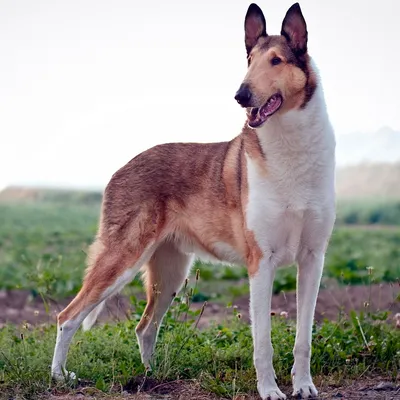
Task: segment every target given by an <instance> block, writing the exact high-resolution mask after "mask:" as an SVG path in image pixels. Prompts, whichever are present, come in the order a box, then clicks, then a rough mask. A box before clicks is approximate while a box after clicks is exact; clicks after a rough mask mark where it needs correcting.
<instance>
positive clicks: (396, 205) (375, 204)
mask: <svg viewBox="0 0 400 400" xmlns="http://www.w3.org/2000/svg"><path fill="white" fill-rule="evenodd" d="M337 222H338V223H339V224H352V225H369V224H376V225H400V200H399V199H387V198H380V199H379V198H375V199H373V198H368V199H366V198H363V199H362V200H360V199H351V198H350V199H346V200H339V202H338V213H337Z"/></svg>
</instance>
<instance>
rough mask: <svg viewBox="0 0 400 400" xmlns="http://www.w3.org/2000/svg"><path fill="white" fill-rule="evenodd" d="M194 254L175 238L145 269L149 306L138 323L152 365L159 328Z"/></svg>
mask: <svg viewBox="0 0 400 400" xmlns="http://www.w3.org/2000/svg"><path fill="white" fill-rule="evenodd" d="M192 263H193V256H192V255H188V254H185V253H182V252H180V251H179V250H178V249H177V248H176V247H175V245H174V243H172V242H164V243H163V244H161V245H160V246H159V247H158V248H157V250H156V251H155V252H154V254H153V256H152V257H151V259H150V261H149V263H148V264H147V269H146V271H145V283H146V292H147V306H146V309H145V311H144V313H143V315H142V318H141V320H140V322H139V324H138V325H137V327H136V336H137V338H138V342H139V347H140V354H141V357H142V362H143V364H144V365H145V367H146V368H150V360H151V357H152V354H153V351H154V347H155V343H156V340H157V335H158V331H159V328H160V324H161V322H162V320H163V317H164V315H165V313H166V311H167V310H168V308H169V306H170V304H171V302H172V300H173V299H174V297H175V295H176V293H177V292H178V291H179V290H180V289H181V287H182V285H183V283H184V281H185V278H186V277H187V275H188V273H189V270H190V267H191V265H192Z"/></svg>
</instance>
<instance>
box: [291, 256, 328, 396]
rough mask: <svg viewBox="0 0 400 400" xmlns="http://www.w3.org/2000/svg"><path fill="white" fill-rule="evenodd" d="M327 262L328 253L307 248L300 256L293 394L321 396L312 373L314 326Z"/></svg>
mask: <svg viewBox="0 0 400 400" xmlns="http://www.w3.org/2000/svg"><path fill="white" fill-rule="evenodd" d="M323 265H324V254H323V253H315V252H314V251H311V250H310V249H305V250H304V251H303V253H302V254H301V257H299V265H298V274H297V329H296V341H295V345H294V349H293V355H294V365H293V368H292V380H293V396H296V397H297V398H301V399H308V398H314V397H316V396H318V391H317V389H316V388H315V386H314V384H313V381H312V378H311V372H310V359H311V339H312V325H313V319H314V312H315V305H316V302H317V297H318V290H319V284H320V281H321V275H322V269H323Z"/></svg>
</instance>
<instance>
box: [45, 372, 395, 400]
mask: <svg viewBox="0 0 400 400" xmlns="http://www.w3.org/2000/svg"><path fill="white" fill-rule="evenodd" d="M141 383H142V382H138V385H140V384H141ZM318 388H319V399H321V400H322V399H349V400H350V399H351V400H356V399H360V400H373V399H376V400H398V399H400V385H396V384H394V383H392V382H391V381H390V380H388V379H387V378H385V377H379V376H376V377H374V378H368V379H359V380H357V381H344V382H342V383H341V384H335V385H333V384H330V383H329V382H325V381H323V380H322V379H321V380H320V381H319V382H318ZM282 389H283V391H284V392H285V393H290V390H291V388H290V387H282ZM111 397H112V398H113V399H116V398H120V399H126V400H187V399H190V400H217V399H219V398H218V397H217V396H215V395H213V394H211V393H207V392H205V391H204V390H202V389H201V388H200V387H199V385H198V384H197V383H196V382H193V381H174V382H167V383H165V384H159V383H154V382H150V384H148V385H147V386H146V385H144V386H143V387H142V390H141V392H140V393H136V394H133V393H129V392H128V391H119V392H116V393H114V394H112V395H105V394H104V393H102V392H100V391H97V390H95V389H93V388H91V387H89V388H84V387H83V388H80V389H79V390H77V391H75V393H70V394H67V395H65V394H61V393H58V394H57V393H54V394H51V395H47V396H46V397H45V399H48V400H77V399H81V400H93V399H105V400H107V399H110V398H111ZM232 399H233V400H259V399H260V397H259V396H258V395H245V394H237V395H235V396H233V397H232Z"/></svg>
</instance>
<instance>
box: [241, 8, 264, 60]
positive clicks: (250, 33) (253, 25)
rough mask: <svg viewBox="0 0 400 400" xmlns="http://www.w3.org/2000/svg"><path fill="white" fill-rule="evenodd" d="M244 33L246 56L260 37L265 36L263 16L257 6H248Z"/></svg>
mask: <svg viewBox="0 0 400 400" xmlns="http://www.w3.org/2000/svg"><path fill="white" fill-rule="evenodd" d="M244 33H245V39H244V41H245V44H246V51H247V55H249V53H250V51H251V49H252V48H253V47H254V46H255V45H256V43H257V41H258V39H259V38H260V37H261V36H267V30H266V26H265V18H264V14H263V12H262V11H261V8H260V7H258V5H257V4H254V3H252V4H250V6H249V8H248V10H247V13H246V18H245V20H244Z"/></svg>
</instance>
